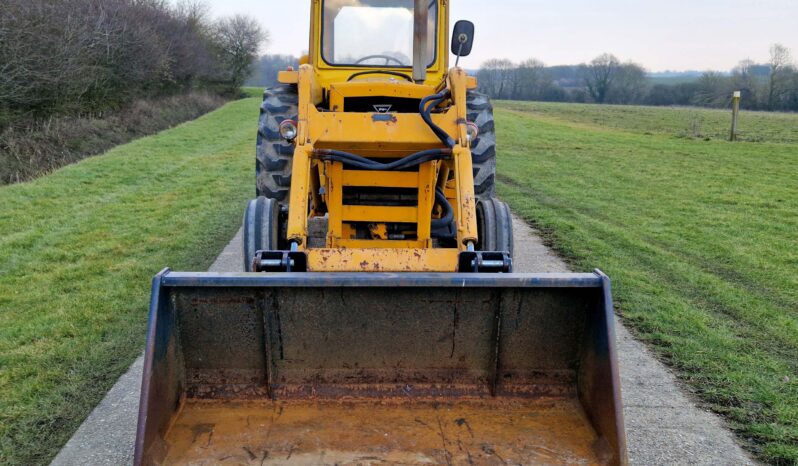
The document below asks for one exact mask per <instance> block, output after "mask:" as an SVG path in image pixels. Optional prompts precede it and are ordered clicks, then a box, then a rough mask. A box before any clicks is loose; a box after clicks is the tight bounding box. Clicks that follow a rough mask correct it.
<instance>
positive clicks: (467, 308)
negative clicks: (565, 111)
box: [135, 0, 627, 465]
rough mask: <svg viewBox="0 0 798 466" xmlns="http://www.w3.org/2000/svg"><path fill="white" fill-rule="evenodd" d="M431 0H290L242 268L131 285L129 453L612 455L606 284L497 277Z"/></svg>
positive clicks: (488, 458) (489, 142) (618, 427)
mask: <svg viewBox="0 0 798 466" xmlns="http://www.w3.org/2000/svg"><path fill="white" fill-rule="evenodd" d="M449 4H450V2H449V1H448V0H311V28H310V47H309V53H308V55H307V56H305V57H302V58H301V60H300V65H299V67H298V69H296V70H294V69H289V70H287V71H283V72H280V74H279V81H280V83H281V85H279V86H277V87H274V88H272V89H268V90H267V91H266V92H265V95H264V100H263V105H262V107H261V117H260V125H259V132H258V139H257V170H256V171H257V194H258V197H257V199H255V200H253V201H251V202H250V203H249V205H248V206H247V208H246V212H245V215H244V222H243V237H244V240H243V255H242V256H243V260H242V266H243V271H242V272H241V273H228V274H212V273H181V272H172V271H170V270H169V269H166V270H164V271H163V272H161V273H160V274H158V276H156V277H155V279H154V281H153V289H152V300H151V307H150V321H149V326H148V336H147V337H148V338H147V348H146V357H145V369H144V377H143V383H142V395H141V405H140V413H139V421H138V422H139V424H138V433H137V439H136V448H135V463H136V464H137V465H165V464H185V465H188V464H260V465H265V464H302V465H304V464H307V465H317V464H330V465H333V464H340V465H355V464H413V465H416V464H419V465H420V464H607V465H618V464H626V462H627V459H626V447H625V435H624V428H623V418H622V410H621V399H620V387H619V377H618V368H617V362H616V354H615V341H614V338H615V337H614V329H613V311H612V298H611V294H610V282H609V279H608V278H607V277H606V276H605V275H604V274H602V273H601V272H599V271H596V272H594V273H585V274H515V273H512V254H513V234H512V217H511V214H510V210H509V209H508V207H507V205H506V204H504V203H503V202H501V201H499V200H497V199H495V198H494V186H493V184H494V180H495V170H496V149H495V146H496V136H495V128H494V123H493V111H492V107H491V104H490V101H489V100H488V98H487V97H486V96H484V95H482V94H480V93H478V92H477V90H476V88H477V82H476V79H474V78H473V77H471V76H469V75H468V74H467V73H466V72H465V71H464V70H463V69H461V68H459V67H458V66H457V64H455V66H454V67H452V68H449V50H450V49H449V45H450V34H449ZM473 39H474V25H473V24H472V23H470V22H468V21H459V22H457V23H456V24H455V25H454V28H453V32H452V34H451V52H452V54H453V55H454V56H455V57H456V59H457V61H458V62H459V60H460V58H461V57H466V56H468V55H469V54H470V52H471V49H472V45H473Z"/></svg>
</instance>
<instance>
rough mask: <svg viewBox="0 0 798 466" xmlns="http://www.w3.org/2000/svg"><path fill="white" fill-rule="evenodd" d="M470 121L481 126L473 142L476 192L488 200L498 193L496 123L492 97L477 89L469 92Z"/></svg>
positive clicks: (480, 197) (479, 196)
mask: <svg viewBox="0 0 798 466" xmlns="http://www.w3.org/2000/svg"><path fill="white" fill-rule="evenodd" d="M467 107H468V121H470V122H472V123H474V124H476V125H477V127H478V128H479V136H477V139H476V140H474V141H473V142H472V143H471V160H472V164H473V166H474V193H475V194H476V196H477V199H478V200H483V199H484V200H487V199H490V198H492V197H493V196H494V194H495V193H496V186H495V184H496V125H495V123H494V121H493V105H491V103H490V97H488V96H487V95H485V94H482V93H480V92H477V91H468V94H467Z"/></svg>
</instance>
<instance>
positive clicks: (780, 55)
mask: <svg viewBox="0 0 798 466" xmlns="http://www.w3.org/2000/svg"><path fill="white" fill-rule="evenodd" d="M791 60H792V57H791V56H790V50H789V49H788V48H787V47H785V46H783V45H781V44H774V45H773V46H772V47H770V76H769V79H768V102H767V108H768V110H771V111H772V110H775V109H776V106H777V103H778V101H779V100H780V99H781V98H782V96H783V95H784V93H785V92H787V87H788V82H789V79H790V67H791Z"/></svg>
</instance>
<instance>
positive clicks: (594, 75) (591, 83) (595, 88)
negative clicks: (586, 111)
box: [584, 53, 621, 104]
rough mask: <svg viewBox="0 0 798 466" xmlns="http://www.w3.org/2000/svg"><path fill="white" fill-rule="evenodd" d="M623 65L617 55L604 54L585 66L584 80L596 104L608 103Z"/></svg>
mask: <svg viewBox="0 0 798 466" xmlns="http://www.w3.org/2000/svg"><path fill="white" fill-rule="evenodd" d="M620 66H621V63H620V61H618V58H616V57H615V55H611V54H609V53H605V54H602V55H600V56H598V57H596V58H594V59H593V61H591V62H590V64H589V65H585V66H584V80H585V86H586V87H587V91H588V93H589V94H590V97H591V98H592V99H593V101H595V102H596V103H599V104H602V103H604V102H606V100H607V95H608V94H609V92H610V88H611V86H612V84H613V81H614V80H615V78H616V76H617V74H618V72H619V70H620Z"/></svg>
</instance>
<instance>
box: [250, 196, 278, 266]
mask: <svg viewBox="0 0 798 466" xmlns="http://www.w3.org/2000/svg"><path fill="white" fill-rule="evenodd" d="M243 231H244V238H243V246H244V247H243V251H242V253H243V255H242V258H243V261H244V262H243V263H244V272H251V271H252V261H253V260H254V259H255V254H257V253H258V251H276V250H278V247H279V234H280V206H279V204H278V203H277V201H276V200H274V199H269V198H267V197H259V198H257V199H254V200H252V201H249V204H248V205H247V210H246V211H245V212H244V225H243Z"/></svg>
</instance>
